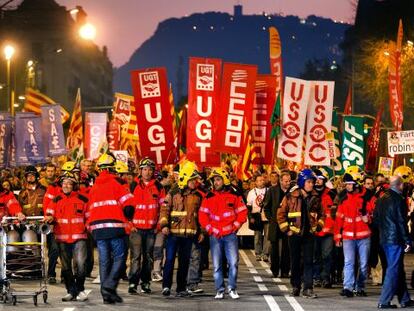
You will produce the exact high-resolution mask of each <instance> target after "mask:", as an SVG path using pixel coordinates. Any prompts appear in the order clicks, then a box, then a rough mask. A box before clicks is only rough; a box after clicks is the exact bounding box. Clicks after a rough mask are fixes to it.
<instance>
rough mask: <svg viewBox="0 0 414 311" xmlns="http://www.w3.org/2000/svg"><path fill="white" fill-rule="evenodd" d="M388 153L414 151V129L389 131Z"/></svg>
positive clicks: (392, 154)
mask: <svg viewBox="0 0 414 311" xmlns="http://www.w3.org/2000/svg"><path fill="white" fill-rule="evenodd" d="M387 135H388V154H389V155H390V156H391V157H393V156H394V155H396V154H407V153H414V131H399V132H388V133H387Z"/></svg>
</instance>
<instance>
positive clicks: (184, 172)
mask: <svg viewBox="0 0 414 311" xmlns="http://www.w3.org/2000/svg"><path fill="white" fill-rule="evenodd" d="M199 177H200V175H199V174H198V171H197V165H196V164H195V163H194V162H191V161H186V162H185V163H183V164H182V165H180V170H179V172H178V187H179V188H180V189H184V188H185V187H186V186H187V183H188V182H189V181H190V180H192V179H194V178H199Z"/></svg>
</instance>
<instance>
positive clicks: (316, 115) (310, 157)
mask: <svg viewBox="0 0 414 311" xmlns="http://www.w3.org/2000/svg"><path fill="white" fill-rule="evenodd" d="M334 90H335V82H331V81H312V89H311V96H310V100H309V105H308V115H307V126H306V128H307V129H306V149H305V165H318V166H329V165H330V157H329V149H328V142H327V140H326V133H329V132H330V131H331V127H332V109H333V99H334Z"/></svg>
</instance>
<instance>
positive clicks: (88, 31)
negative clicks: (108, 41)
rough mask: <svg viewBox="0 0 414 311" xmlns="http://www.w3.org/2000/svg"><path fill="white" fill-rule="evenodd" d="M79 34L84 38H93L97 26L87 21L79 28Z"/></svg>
mask: <svg viewBox="0 0 414 311" xmlns="http://www.w3.org/2000/svg"><path fill="white" fill-rule="evenodd" d="M79 35H80V36H81V38H82V39H85V40H93V39H95V37H96V28H95V26H94V25H92V24H90V23H86V24H85V25H83V26H82V27H81V28H80V29H79Z"/></svg>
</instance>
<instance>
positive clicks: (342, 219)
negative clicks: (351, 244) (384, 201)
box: [334, 193, 372, 242]
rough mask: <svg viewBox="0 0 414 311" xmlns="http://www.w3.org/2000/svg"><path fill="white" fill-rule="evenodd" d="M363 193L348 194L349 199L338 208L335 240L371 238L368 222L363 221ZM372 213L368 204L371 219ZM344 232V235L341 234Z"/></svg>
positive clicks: (368, 215)
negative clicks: (361, 210)
mask: <svg viewBox="0 0 414 311" xmlns="http://www.w3.org/2000/svg"><path fill="white" fill-rule="evenodd" d="M363 201H364V199H363V194H362V193H347V198H346V199H345V200H344V201H343V202H342V203H341V204H340V205H339V206H338V211H337V212H336V218H335V227H334V233H335V235H334V239H335V241H337V242H338V241H340V240H341V239H343V240H361V239H365V238H368V237H369V236H371V230H370V228H369V226H368V223H367V222H364V221H363V218H362V215H361V212H360V209H361V207H362V205H363ZM371 213H372V211H371V210H370V207H369V204H367V215H366V216H367V217H368V219H370V215H371ZM341 231H342V234H341Z"/></svg>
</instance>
